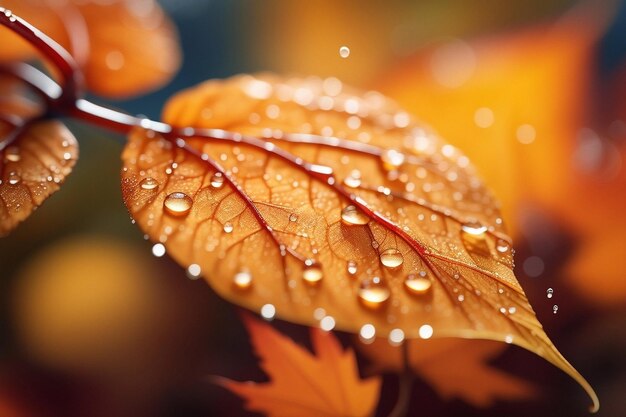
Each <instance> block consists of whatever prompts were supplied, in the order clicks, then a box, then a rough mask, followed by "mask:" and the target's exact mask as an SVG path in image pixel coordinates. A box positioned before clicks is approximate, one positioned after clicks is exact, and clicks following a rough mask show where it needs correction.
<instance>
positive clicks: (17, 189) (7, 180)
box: [0, 83, 78, 236]
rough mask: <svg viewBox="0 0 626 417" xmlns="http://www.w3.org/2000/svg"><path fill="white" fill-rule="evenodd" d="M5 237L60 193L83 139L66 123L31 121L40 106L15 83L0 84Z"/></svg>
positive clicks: (0, 230) (0, 228) (1, 231)
mask: <svg viewBox="0 0 626 417" xmlns="http://www.w3.org/2000/svg"><path fill="white" fill-rule="evenodd" d="M0 91H1V94H2V98H1V99H0V236H4V235H6V234H8V233H9V232H10V231H11V230H12V229H13V228H15V227H16V226H17V225H18V224H19V223H20V222H22V221H24V220H25V219H26V218H27V217H28V216H29V215H30V214H31V213H32V212H33V211H34V210H36V209H37V207H39V206H40V205H41V204H42V203H43V202H44V200H45V199H46V198H48V197H49V196H50V195H51V194H53V193H54V192H56V191H57V190H58V189H59V187H60V186H61V184H62V183H63V181H64V180H65V177H67V176H68V175H69V174H70V172H71V171H72V167H73V166H74V164H75V163H76V159H77V158H78V143H77V142H76V139H75V138H74V136H73V135H72V133H71V132H70V131H69V130H68V129H67V128H66V127H65V125H63V123H61V122H59V121H54V120H41V121H35V122H32V123H28V120H30V119H31V118H32V117H34V116H35V115H36V114H37V111H38V110H37V105H36V104H35V103H33V102H31V101H30V100H28V99H26V98H25V97H23V96H22V95H21V93H20V92H18V91H17V90H15V89H14V86H13V85H12V84H6V83H3V84H2V86H1V87H0Z"/></svg>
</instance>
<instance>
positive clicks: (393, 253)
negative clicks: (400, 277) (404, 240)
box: [380, 248, 404, 269]
mask: <svg viewBox="0 0 626 417" xmlns="http://www.w3.org/2000/svg"><path fill="white" fill-rule="evenodd" d="M380 262H381V263H382V264H383V265H384V266H386V267H387V268H391V269H395V268H397V267H399V266H400V265H402V262H404V258H403V257H402V254H401V253H400V251H399V250H398V249H393V248H392V249H387V250H385V251H384V252H383V253H381V254H380Z"/></svg>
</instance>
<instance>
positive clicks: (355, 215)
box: [341, 205, 370, 225]
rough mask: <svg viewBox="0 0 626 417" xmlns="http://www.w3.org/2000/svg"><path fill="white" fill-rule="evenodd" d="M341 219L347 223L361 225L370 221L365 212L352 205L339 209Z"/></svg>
mask: <svg viewBox="0 0 626 417" xmlns="http://www.w3.org/2000/svg"><path fill="white" fill-rule="evenodd" d="M341 220H343V222H344V223H346V224H349V225H363V224H368V223H369V221H370V219H369V217H367V215H366V214H365V213H363V212H362V211H361V210H359V209H358V208H357V207H356V206H353V205H349V206H347V207H345V208H344V209H343V210H342V211H341Z"/></svg>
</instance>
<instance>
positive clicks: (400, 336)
mask: <svg viewBox="0 0 626 417" xmlns="http://www.w3.org/2000/svg"><path fill="white" fill-rule="evenodd" d="M402 342H404V331H402V329H393V330H392V331H391V332H389V344H390V345H391V346H400V345H401V344H402Z"/></svg>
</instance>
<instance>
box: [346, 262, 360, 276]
mask: <svg viewBox="0 0 626 417" xmlns="http://www.w3.org/2000/svg"><path fill="white" fill-rule="evenodd" d="M347 269H348V274H350V275H354V274H356V272H357V269H358V267H357V264H356V262H354V261H348V265H347Z"/></svg>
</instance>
